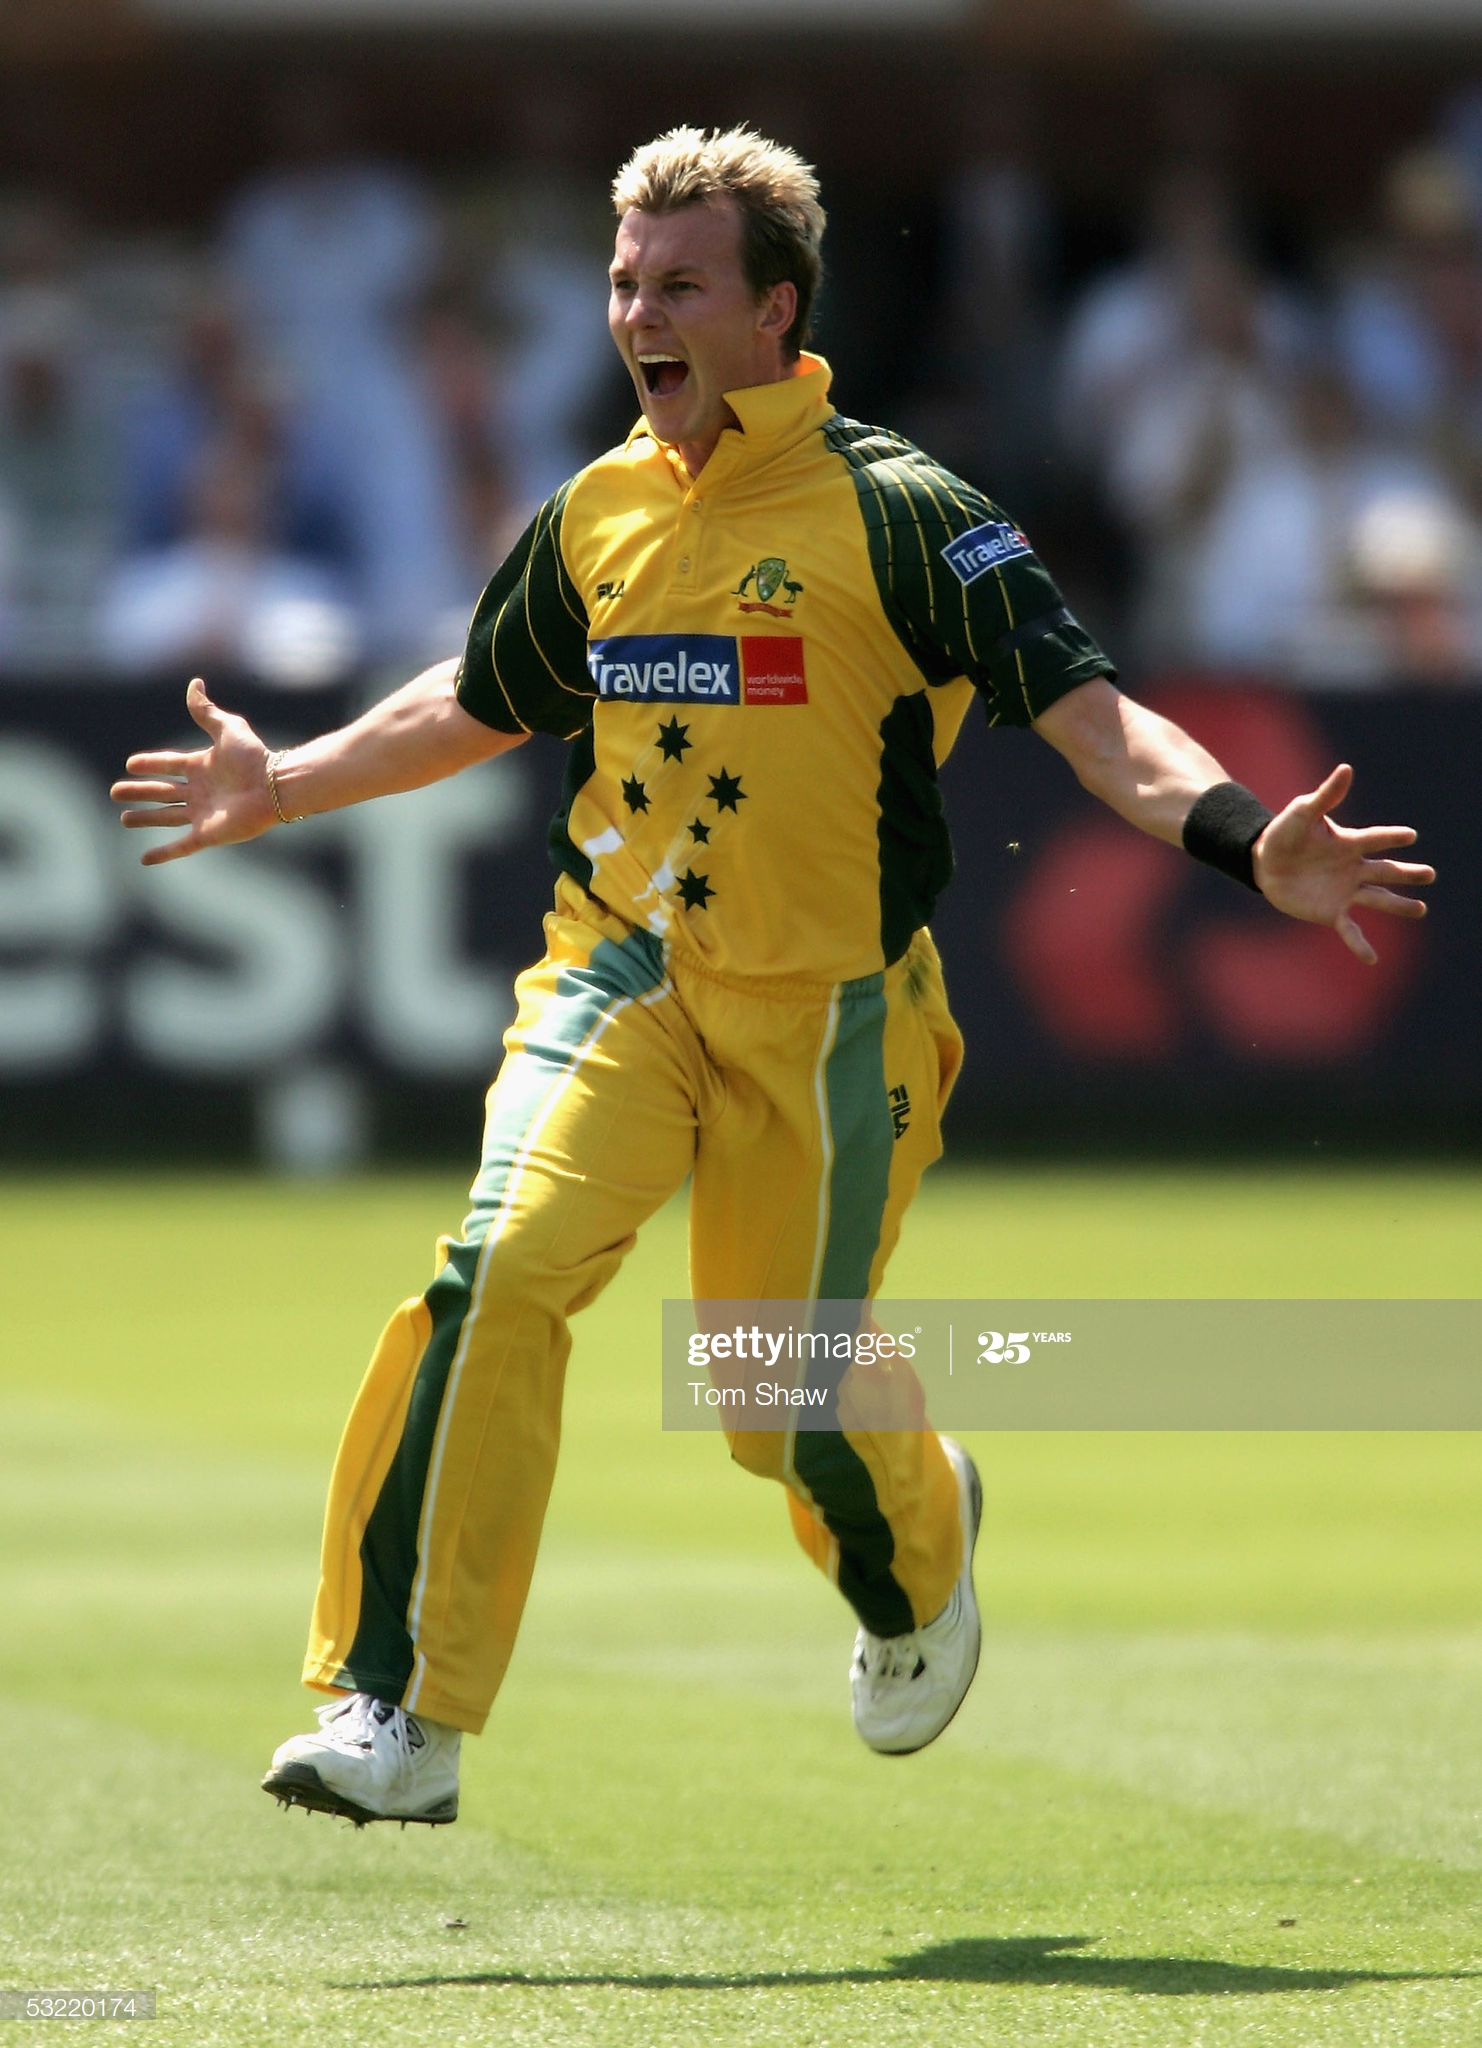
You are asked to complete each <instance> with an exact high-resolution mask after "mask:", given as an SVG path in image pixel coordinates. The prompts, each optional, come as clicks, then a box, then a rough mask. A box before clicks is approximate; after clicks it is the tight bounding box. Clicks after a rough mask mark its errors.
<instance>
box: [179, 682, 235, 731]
mask: <svg viewBox="0 0 1482 2048" xmlns="http://www.w3.org/2000/svg"><path fill="white" fill-rule="evenodd" d="M185 708H186V710H187V711H188V712H189V713H190V715H191V717H192V718H193V719H194V720H195V722H196V724H197V725H198V726H199V727H200V728H201V731H202V732H208V733H210V735H211V737H212V739H217V738H219V737H220V734H221V729H222V727H223V725H224V724H225V723H226V713H225V712H224V711H218V709H217V708H216V706H215V705H214V704H213V703H212V702H211V699H210V698H209V697H208V696H207V695H206V685H205V684H204V683H203V682H202V681H201V679H200V677H199V676H192V677H191V679H190V682H189V684H188V685H187V686H186V691H185Z"/></svg>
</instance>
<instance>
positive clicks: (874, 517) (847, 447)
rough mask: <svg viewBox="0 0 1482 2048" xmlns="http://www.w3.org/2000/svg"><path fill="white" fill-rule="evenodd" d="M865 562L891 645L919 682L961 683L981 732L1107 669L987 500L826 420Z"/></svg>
mask: <svg viewBox="0 0 1482 2048" xmlns="http://www.w3.org/2000/svg"><path fill="white" fill-rule="evenodd" d="M824 432H825V436H826V438H827V439H828V441H829V444H830V446H831V447H833V448H834V450H835V452H836V453H837V454H839V455H841V456H842V457H843V458H844V460H845V462H846V463H847V464H848V466H849V469H850V472H851V474H852V476H853V480H854V487H855V492H856V495H857V497H858V501H859V507H860V513H861V516H862V517H863V520H864V525H865V533H866V537H867V539H868V542H869V550H870V563H871V567H872V568H873V570H874V574H875V583H876V587H877V589H878V591H879V593H880V599H881V602H882V604H883V605H884V607H885V613H886V616H887V618H888V619H889V620H890V623H891V625H892V627H893V628H894V630H895V633H896V636H897V638H898V639H899V640H900V642H901V644H902V645H903V646H904V647H905V649H906V651H907V653H908V654H909V655H910V656H911V659H912V660H913V661H914V662H915V663H916V666H917V667H918V668H919V669H920V670H921V673H922V674H923V675H924V676H925V677H926V679H927V681H928V682H931V683H943V682H949V681H951V680H952V679H953V678H954V677H956V676H967V677H968V678H969V679H970V680H971V681H972V682H973V683H975V684H976V686H977V688H978V689H979V690H980V691H981V693H982V696H983V699H984V704H985V708H986V710H987V713H988V720H989V723H990V724H991V725H1028V724H1029V723H1030V721H1031V720H1032V719H1035V718H1037V717H1038V716H1039V714H1040V713H1041V712H1042V711H1044V710H1046V709H1048V707H1049V706H1050V705H1051V704H1053V703H1054V702H1055V699H1056V698H1057V697H1063V696H1064V695H1065V693H1066V691H1067V690H1073V689H1075V688H1076V687H1077V686H1078V685H1079V684H1081V683H1085V682H1090V681H1091V680H1092V678H1093V677H1096V676H1115V674H1116V670H1115V668H1114V666H1113V664H1112V663H1111V661H1110V660H1108V658H1107V656H1106V655H1105V654H1104V653H1103V652H1102V650H1101V648H1100V647H1098V646H1097V644H1096V642H1095V641H1094V640H1093V639H1092V638H1091V636H1090V634H1089V633H1087V632H1086V631H1085V629H1084V627H1082V626H1081V625H1080V624H1079V623H1078V622H1077V620H1076V619H1075V618H1074V617H1073V615H1072V614H1071V612H1070V609H1069V607H1068V606H1067V605H1066V603H1065V600H1064V598H1063V597H1062V596H1061V595H1060V592H1059V591H1058V590H1057V589H1056V587H1055V584H1054V582H1053V581H1052V580H1051V578H1050V577H1049V575H1048V574H1047V573H1046V571H1045V570H1044V568H1043V567H1042V566H1041V564H1040V562H1039V560H1038V559H1037V557H1036V556H1035V554H1034V553H1033V551H1032V550H1031V548H1030V546H1029V543H1028V542H1027V541H1026V540H1025V538H1024V536H1023V535H1022V534H1021V533H1020V532H1019V531H1018V529H1017V528H1016V527H1015V525H1014V524H1013V522H1012V521H1011V520H1009V519H1007V518H1006V517H1005V516H1004V514H1003V513H1002V512H1001V511H1000V510H999V508H998V507H997V506H996V505H995V504H993V502H992V501H991V500H990V499H988V498H985V497H984V496H983V495H982V493H981V492H980V491H976V490H974V489H973V488H972V486H971V485H970V484H966V483H964V482H963V481H962V479H961V478H960V477H956V476H953V474H952V473H951V471H950V470H946V469H943V468H942V467H941V465H940V464H939V463H936V462H933V461H932V460H931V458H930V457H929V456H927V455H924V454H923V453H922V451H921V450H920V449H919V448H917V447H915V446H913V444H912V443H911V442H909V441H907V440H904V439H903V438H902V437H901V436H900V435H898V434H888V433H884V432H882V431H881V430H880V429H879V428H877V427H863V426H860V425H859V424H858V423H857V422H856V421H854V420H846V419H841V418H838V417H835V418H834V419H832V420H830V421H829V423H828V426H827V427H826V428H825V429H824Z"/></svg>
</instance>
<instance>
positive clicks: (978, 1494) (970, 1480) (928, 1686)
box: [849, 1436, 983, 1756]
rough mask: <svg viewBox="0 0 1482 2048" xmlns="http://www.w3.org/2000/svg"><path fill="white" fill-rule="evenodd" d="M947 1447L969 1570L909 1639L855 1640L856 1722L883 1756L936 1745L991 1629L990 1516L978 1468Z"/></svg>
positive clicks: (958, 1448) (863, 1633)
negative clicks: (982, 1600) (985, 1530)
mask: <svg viewBox="0 0 1482 2048" xmlns="http://www.w3.org/2000/svg"><path fill="white" fill-rule="evenodd" d="M942 1449H943V1450H944V1451H945V1452H946V1453H947V1456H948V1458H949V1459H950V1460H951V1464H952V1469H953V1471H954V1472H955V1473H956V1475H957V1511H958V1513H959V1514H960V1515H961V1517H962V1570H961V1572H960V1573H959V1574H958V1577H957V1583H956V1585H955V1586H954V1587H953V1588H952V1593H951V1597H950V1598H949V1600H948V1601H947V1604H946V1606H945V1607H944V1608H943V1609H942V1611H941V1613H940V1614H938V1615H936V1616H935V1617H934V1618H933V1619H932V1620H931V1621H928V1622H926V1623H925V1624H924V1625H923V1626H922V1627H921V1628H917V1629H912V1630H911V1632H910V1634H909V1635H904V1636H872V1635H871V1634H870V1632H869V1630H868V1629H866V1628H862V1629H861V1630H860V1632H859V1634H858V1635H857V1636H856V1637H855V1638H854V1662H853V1664H852V1665H851V1667H850V1671H849V1691H850V1696H851V1703H852V1705H853V1708H854V1725H855V1727H856V1729H857V1730H858V1731H859V1734H860V1735H861V1737H862V1738H863V1739H864V1741H866V1742H867V1743H868V1744H869V1745H870V1748H871V1749H877V1750H879V1751H880V1753H881V1755H882V1756H910V1755H912V1754H913V1753H914V1752H915V1751H916V1750H918V1749H925V1747H926V1745H927V1743H928V1742H935V1741H936V1739H937V1737H938V1736H939V1735H940V1734H941V1732H942V1730H943V1729H944V1728H945V1727H946V1725H947V1723H948V1722H949V1721H950V1720H951V1718H952V1716H953V1715H954V1714H955V1713H956V1712H957V1709H958V1708H959V1707H960V1706H961V1705H962V1703H963V1701H964V1700H965V1699H966V1698H967V1689H968V1687H969V1686H970V1685H971V1684H972V1682H973V1675H974V1673H975V1672H976V1671H977V1668H978V1651H979V1649H980V1647H981V1645H982V1639H983V1632H982V1628H981V1627H980V1625H979V1622H978V1602H977V1596H976V1595H975V1594H974V1592H973V1547H974V1545H975V1544H976V1543H977V1540H978V1524H979V1522H980V1521H981V1520H982V1517H983V1486H982V1481H981V1480H980V1479H979V1478H978V1468H977V1466H976V1465H975V1464H974V1463H973V1461H972V1459H971V1458H970V1457H969V1456H968V1454H967V1452H966V1451H965V1450H964V1449H963V1448H962V1445H961V1444H960V1443H957V1442H956V1441H955V1440H954V1439H953V1438H952V1437H950V1436H944V1437H943V1438H942Z"/></svg>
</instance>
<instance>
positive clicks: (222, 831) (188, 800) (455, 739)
mask: <svg viewBox="0 0 1482 2048" xmlns="http://www.w3.org/2000/svg"><path fill="white" fill-rule="evenodd" d="M457 673H458V664H457V662H456V661H442V662H439V663H438V664H437V666H436V667H435V668H430V669H428V670H426V672H425V673H424V674H422V675H420V676H418V677H417V678H416V679H415V681H413V682H410V683H408V684H407V685H406V686H405V688H403V689H400V690H397V691H395V692H394V693H393V694H392V695H391V696H389V697H386V698H383V699H382V701H381V702H380V703H379V704H374V705H372V706H371V708H370V710H369V711H367V712H366V713H365V715H364V716H363V717H361V718H357V719H356V720H355V721H354V723H353V724H351V725H345V726H341V727H340V729H339V730H338V731H337V732H328V733H324V734H322V735H321V736H320V737H319V738H318V739H313V740H307V741H305V743H304V744H303V745H302V746H299V747H290V748H288V749H287V750H286V751H285V752H284V753H282V754H281V755H278V756H276V757H275V766H274V772H273V782H274V783H275V784H276V787H277V793H278V804H279V805H281V807H282V812H283V816H284V817H285V818H307V817H312V816H313V815H315V814H316V813H317V812H319V811H335V810H341V809H343V807H344V806H345V805H346V804H358V803H363V802H364V801H365V799H366V798H367V797H373V796H390V795H392V794H393V793H394V792H395V791H397V790H402V789H421V788H422V787H423V786H424V784H426V783H429V782H440V781H442V779H443V778H444V777H445V776H448V775H455V774H456V773H457V772H458V770H459V769H460V768H467V767H469V766H470V765H471V763H473V762H475V761H485V760H488V759H489V757H490V756H491V755H493V754H502V753H504V752H505V751H506V750H507V749H508V748H510V747H516V746H518V745H519V744H520V743H521V741H522V740H523V739H524V738H525V737H526V735H525V734H524V733H515V734H510V733H502V732H495V731H494V729H493V728H492V727H491V726H487V725H484V724H482V723H481V722H480V720H478V719H477V718H474V717H472V716H471V715H470V714H469V713H468V712H467V711H465V710H464V709H463V706H462V705H461V704H460V703H459V702H458V700H457V698H456V697H455V695H454V694H453V685H454V682H455V679H456V677H457ZM185 705H186V709H187V710H188V711H189V713H190V715H191V717H192V718H193V719H194V720H195V722H196V724H197V725H198V726H200V728H201V730H202V731H203V732H204V733H205V734H206V735H207V736H208V738H209V740H210V745H209V746H206V747H202V748H200V749H199V750H198V751H197V752H195V753H190V754H186V753H174V752H167V753H157V754H131V755H130V756H129V759H128V760H127V762H126V763H125V764H124V765H125V766H126V768H127V769H128V775H129V779H128V780H126V781H123V782H115V783H114V785H113V788H112V791H111V792H110V794H111V795H112V797H113V800H114V802H115V803H118V804H123V805H124V806H126V808H125V809H124V810H123V812H122V814H121V816H122V822H123V823H124V824H125V825H127V826H130V827H131V828H136V827H139V826H153V827H159V826H172V825H173V826H184V827H185V830H184V831H183V832H181V833H180V835H179V837H178V838H175V839H171V840H167V841H166V842H165V844H164V845H163V846H154V847H151V848H150V850H149V852H148V853H146V854H145V855H144V857H143V858H144V865H145V866H146V867H156V866H158V865H159V863H160V862H161V861H167V860H179V859H180V858H181V857H182V855H184V854H187V853H199V852H200V850H201V849H202V848H203V847H206V846H233V845H236V844H237V843H238V842H240V841H241V840H244V839H256V838H258V837H259V836H260V834H262V833H264V832H266V831H268V830H270V829H271V827H272V826H274V825H276V824H278V823H279V815H278V810H277V808H275V806H274V803H273V789H272V787H271V786H270V784H269V779H268V760H269V750H268V748H267V747H266V746H265V745H264V743H263V742H262V741H261V740H260V739H259V738H258V736H257V734H256V733H255V732H254V731H253V730H252V727H251V726H250V725H249V724H248V723H247V721H246V719H245V718H239V717H238V716H237V715H236V713H235V712H231V711H222V710H220V709H219V708H218V706H217V705H215V704H213V703H212V701H211V699H210V698H209V697H208V696H207V694H206V686H205V684H204V683H203V682H202V681H201V679H200V677H199V676H197V677H196V679H195V680H194V681H193V682H192V683H191V685H190V688H189V689H188V690H187V691H186V693H185ZM136 806H138V807H140V808H135V807H136Z"/></svg>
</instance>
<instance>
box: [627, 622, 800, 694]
mask: <svg viewBox="0 0 1482 2048" xmlns="http://www.w3.org/2000/svg"><path fill="white" fill-rule="evenodd" d="M587 667H588V668H589V669H590V671H591V675H592V681H593V682H594V683H595V684H596V685H597V695H598V696H599V697H600V698H603V699H604V700H606V699H611V700H613V701H615V702H620V701H622V700H623V699H626V700H628V701H629V702H630V703H638V704H649V703H656V702H659V701H670V700H682V701H683V702H685V703H697V704H806V703H807V701H808V678H807V672H806V670H805V668H804V665H803V642H802V639H801V637H800V636H799V635H798V634H796V633H743V634H741V635H740V636H739V637H734V638H733V637H732V635H730V634H729V633H618V634H615V635H613V636H612V637H611V638H610V639H606V640H592V641H590V642H588V645H587Z"/></svg>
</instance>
